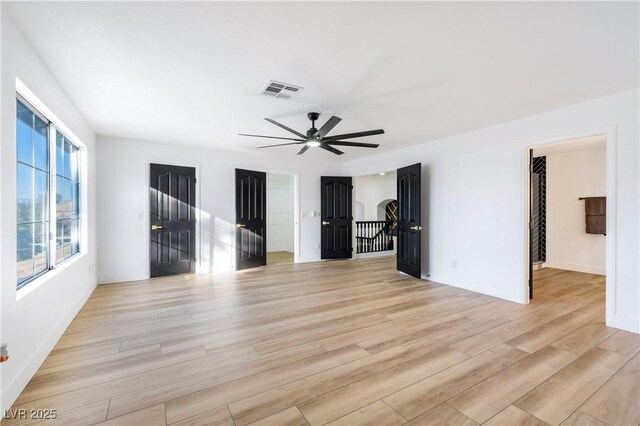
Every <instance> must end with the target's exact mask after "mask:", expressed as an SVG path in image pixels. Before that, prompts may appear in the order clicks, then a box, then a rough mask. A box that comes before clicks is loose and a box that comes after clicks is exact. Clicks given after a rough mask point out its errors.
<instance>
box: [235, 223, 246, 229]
mask: <svg viewBox="0 0 640 426" xmlns="http://www.w3.org/2000/svg"><path fill="white" fill-rule="evenodd" d="M236 228H244V225H243V224H241V223H236Z"/></svg>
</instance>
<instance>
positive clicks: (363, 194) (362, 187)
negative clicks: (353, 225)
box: [354, 171, 397, 220]
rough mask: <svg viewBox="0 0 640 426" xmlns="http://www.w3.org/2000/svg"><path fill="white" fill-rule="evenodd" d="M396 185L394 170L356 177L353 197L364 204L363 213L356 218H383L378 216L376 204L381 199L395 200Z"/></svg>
mask: <svg viewBox="0 0 640 426" xmlns="http://www.w3.org/2000/svg"><path fill="white" fill-rule="evenodd" d="M396 186H397V185H396V172H395V171H393V172H389V173H385V174H384V175H382V176H381V175H380V174H374V175H369V176H359V177H356V179H355V185H354V187H355V199H356V202H360V203H362V205H363V206H364V215H363V217H362V219H358V220H384V219H380V218H379V214H378V204H380V202H381V201H383V200H395V199H396V192H397V188H396ZM356 211H357V209H356Z"/></svg>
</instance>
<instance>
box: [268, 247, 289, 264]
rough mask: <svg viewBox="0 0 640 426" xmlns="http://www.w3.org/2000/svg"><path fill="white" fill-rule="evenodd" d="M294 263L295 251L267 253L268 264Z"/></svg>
mask: <svg viewBox="0 0 640 426" xmlns="http://www.w3.org/2000/svg"><path fill="white" fill-rule="evenodd" d="M292 263H293V253H291V252H290V251H270V252H269V253H267V265H268V266H282V265H291V264H292Z"/></svg>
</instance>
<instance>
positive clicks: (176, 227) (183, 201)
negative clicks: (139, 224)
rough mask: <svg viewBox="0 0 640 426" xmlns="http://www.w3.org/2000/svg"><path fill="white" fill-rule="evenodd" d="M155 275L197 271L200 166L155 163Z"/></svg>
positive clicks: (152, 181) (151, 201)
mask: <svg viewBox="0 0 640 426" xmlns="http://www.w3.org/2000/svg"><path fill="white" fill-rule="evenodd" d="M150 172H151V173H150V183H149V204H150V209H149V211H150V225H151V230H150V244H149V250H150V253H149V260H150V273H151V277H159V276H162V275H173V274H184V273H187V272H193V271H194V269H195V260H196V258H195V257H196V249H195V248H196V217H195V206H196V169H195V168H193V167H180V166H170V165H166V164H151V169H150Z"/></svg>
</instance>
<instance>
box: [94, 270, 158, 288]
mask: <svg viewBox="0 0 640 426" xmlns="http://www.w3.org/2000/svg"><path fill="white" fill-rule="evenodd" d="M147 274H148V273H147V271H132V272H120V273H115V274H107V275H100V277H99V278H98V283H99V285H102V284H113V283H123V282H128V281H141V280H147V279H149V275H147Z"/></svg>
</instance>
